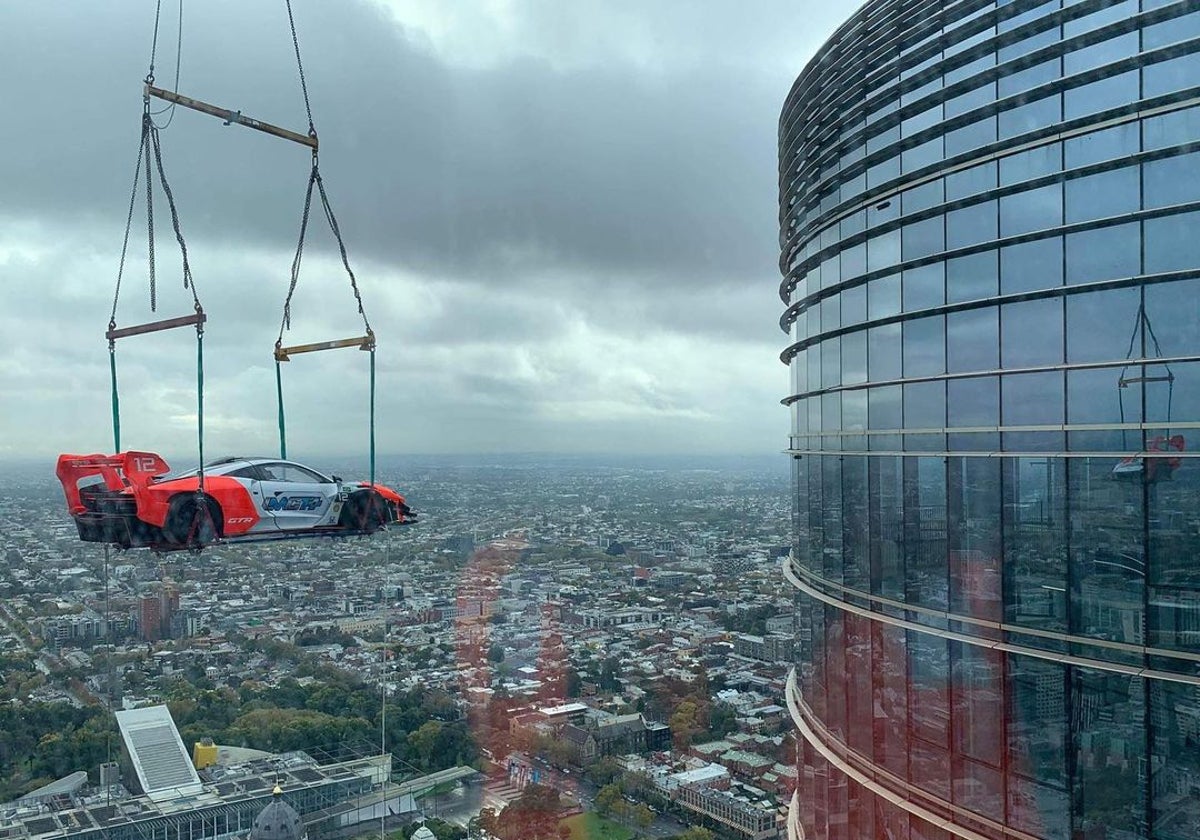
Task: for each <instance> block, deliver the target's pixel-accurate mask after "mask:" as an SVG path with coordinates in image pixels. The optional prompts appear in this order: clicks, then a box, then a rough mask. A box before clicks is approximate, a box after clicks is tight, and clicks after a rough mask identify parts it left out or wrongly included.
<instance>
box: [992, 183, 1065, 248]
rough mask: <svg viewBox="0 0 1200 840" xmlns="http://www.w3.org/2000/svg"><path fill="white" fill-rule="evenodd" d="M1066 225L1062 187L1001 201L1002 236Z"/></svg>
mask: <svg viewBox="0 0 1200 840" xmlns="http://www.w3.org/2000/svg"><path fill="white" fill-rule="evenodd" d="M1061 224H1062V185H1061V184H1050V185H1049V186H1045V187H1038V188H1037V189H1034V190H1026V191H1025V192H1022V193H1017V194H1016V195H1006V196H1004V197H1003V198H1001V199H1000V234H1001V235H1002V236H1014V235H1016V234H1019V233H1028V232H1029V231H1035V230H1044V229H1046V228H1052V227H1058V226H1059V225H1061Z"/></svg>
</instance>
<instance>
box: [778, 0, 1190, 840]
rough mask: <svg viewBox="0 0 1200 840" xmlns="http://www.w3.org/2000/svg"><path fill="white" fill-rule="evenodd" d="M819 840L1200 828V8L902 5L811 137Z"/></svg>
mask: <svg viewBox="0 0 1200 840" xmlns="http://www.w3.org/2000/svg"><path fill="white" fill-rule="evenodd" d="M779 161H780V192H779V206H780V246H781V252H782V253H781V258H780V269H781V271H782V273H783V278H784V279H783V283H782V285H781V286H780V295H781V297H782V299H783V303H784V305H785V307H786V309H785V312H784V314H783V318H782V320H781V325H782V326H783V328H784V329H785V330H786V331H788V332H789V333H790V336H791V338H790V340H791V344H790V346H788V347H787V349H786V350H785V351H784V353H783V360H784V361H785V362H786V363H787V364H788V365H789V366H790V369H791V394H790V395H789V396H788V398H787V399H786V400H785V403H787V404H788V405H790V407H791V408H790V410H791V415H792V429H791V442H790V446H789V451H790V453H791V455H792V457H793V462H792V463H793V469H794V481H795V500H796V504H795V511H794V513H795V523H794V525H795V527H794V530H795V545H794V549H793V552H792V556H791V557H790V558H789V559H788V561H787V562H786V564H785V567H784V569H783V574H784V577H785V579H786V580H787V582H788V583H787V585H788V586H789V587H790V588H791V589H792V591H794V592H795V594H796V599H797V610H796V637H797V644H796V650H797V661H796V667H795V670H794V672H793V674H792V679H791V680H790V681H789V691H788V705H789V708H790V710H791V713H792V716H793V718H794V720H795V724H796V727H797V731H798V733H799V736H800V737H799V738H798V742H799V743H800V754H799V755H798V757H797V764H798V769H799V779H800V781H799V786H800V787H799V791H798V794H797V797H796V800H795V803H796V808H795V810H796V812H797V813H795V814H794V815H793V818H792V819H791V821H790V822H789V834H790V835H791V836H793V837H800V836H805V837H807V838H812V839H814V840H815V839H816V838H831V840H841V839H842V838H845V840H850V839H851V838H890V840H909V838H911V840H918V838H920V840H933V839H934V838H939V839H940V838H946V840H949V839H950V838H955V837H957V838H964V840H977V838H1001V837H1003V838H1017V839H1018V840H1030V839H1031V838H1053V840H1134V838H1156V840H1195V838H1197V837H1200V460H1196V456H1197V454H1200V4H1198V3H1196V2H1195V0H1185V1H1184V2H1168V0H1120V1H1119V2H1114V0H1082V2H1071V0H1049V2H1046V1H1045V0H1015V2H1003V1H1002V0H958V2H951V0H872V2H868V3H867V4H866V5H865V6H863V7H862V8H861V9H860V10H859V11H858V12H857V13H856V14H855V15H854V17H853V18H852V19H851V20H850V21H848V22H847V23H846V24H845V25H844V26H842V27H841V28H840V29H839V30H838V31H837V33H836V34H835V35H834V36H833V37H832V38H831V39H830V40H829V42H828V43H827V44H826V45H825V46H824V47H823V48H822V50H821V51H820V52H819V53H818V54H817V56H816V57H815V58H814V59H813V60H812V62H811V63H810V64H809V65H808V67H807V68H806V69H805V70H804V72H803V73H802V74H801V76H800V77H799V79H798V80H797V81H796V83H795V85H794V86H793V88H792V91H791V92H790V94H789V96H788V99H787V102H786V104H785V106H784V109H783V113H782V116H781V119H780V126H779Z"/></svg>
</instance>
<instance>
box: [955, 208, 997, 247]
mask: <svg viewBox="0 0 1200 840" xmlns="http://www.w3.org/2000/svg"><path fill="white" fill-rule="evenodd" d="M996 230H997V218H996V200H995V199H992V200H991V201H984V202H982V203H980V204H972V205H969V206H967V207H960V208H959V209H957V210H951V211H950V212H949V213H947V214H946V247H947V248H964V247H966V246H968V245H977V244H979V243H981V242H990V241H991V240H993V239H995V238H996Z"/></svg>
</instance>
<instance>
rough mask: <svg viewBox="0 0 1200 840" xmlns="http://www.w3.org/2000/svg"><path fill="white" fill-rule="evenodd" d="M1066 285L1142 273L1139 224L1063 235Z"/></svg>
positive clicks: (1131, 223)
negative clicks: (1065, 250) (1065, 247)
mask: <svg viewBox="0 0 1200 840" xmlns="http://www.w3.org/2000/svg"><path fill="white" fill-rule="evenodd" d="M1066 239H1067V285H1070V286H1074V285H1078V284H1080V283H1095V282H1098V281H1100V280H1115V279H1119V278H1123V277H1136V276H1137V275H1139V274H1141V273H1142V235H1141V224H1140V223H1138V222H1130V223H1128V224H1124V225H1111V226H1109V227H1103V228H1096V229H1093V230H1083V231H1079V232H1078V233H1070V234H1067V237H1066Z"/></svg>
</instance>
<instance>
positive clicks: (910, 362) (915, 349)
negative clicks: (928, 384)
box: [904, 315, 946, 377]
mask: <svg viewBox="0 0 1200 840" xmlns="http://www.w3.org/2000/svg"><path fill="white" fill-rule="evenodd" d="M945 370H946V326H945V318H943V317H942V316H941V315H937V316H934V317H932V318H918V319H916V320H915V321H907V322H905V324H904V375H905V377H916V376H936V375H937V374H940V373H944V372H945Z"/></svg>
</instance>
